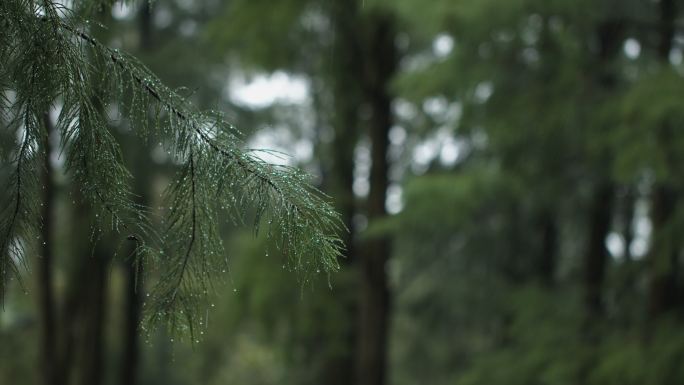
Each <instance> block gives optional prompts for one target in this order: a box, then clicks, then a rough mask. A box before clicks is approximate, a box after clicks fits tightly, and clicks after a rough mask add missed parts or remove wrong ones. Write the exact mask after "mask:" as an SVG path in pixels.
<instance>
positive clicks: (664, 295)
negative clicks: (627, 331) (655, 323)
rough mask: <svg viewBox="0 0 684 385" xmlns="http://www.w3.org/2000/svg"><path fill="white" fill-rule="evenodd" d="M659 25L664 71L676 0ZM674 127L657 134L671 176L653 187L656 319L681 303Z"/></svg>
mask: <svg viewBox="0 0 684 385" xmlns="http://www.w3.org/2000/svg"><path fill="white" fill-rule="evenodd" d="M659 7H660V23H659V34H660V40H659V43H658V57H659V58H660V62H661V65H662V66H663V68H668V67H669V66H670V51H671V50H672V40H673V38H674V34H675V26H674V23H675V17H676V12H677V8H676V4H675V1H674V0H660V2H659ZM672 130H673V127H671V126H670V125H668V124H667V123H664V124H663V127H662V128H661V130H660V131H659V133H658V141H659V143H660V146H661V148H662V150H663V151H664V154H665V155H664V157H665V162H666V166H667V170H668V175H666V176H665V179H664V180H659V181H657V182H656V184H655V185H654V186H653V192H652V198H651V199H652V201H651V210H652V214H651V219H652V221H653V241H652V247H651V250H650V252H649V257H648V258H649V268H650V277H649V309H648V314H649V317H651V318H655V317H657V316H659V315H660V314H662V313H665V312H667V311H669V310H671V309H672V308H673V307H675V305H676V304H677V301H678V294H677V290H678V288H677V286H678V285H677V281H676V277H677V276H676V271H677V264H678V258H679V244H678V242H677V241H676V239H675V238H676V237H675V236H674V235H673V234H672V231H671V230H670V229H669V227H670V226H671V223H672V219H673V214H674V212H675V210H676V208H677V204H678V200H679V192H678V191H677V188H676V187H675V186H674V185H673V183H672V182H671V180H673V179H674V175H673V174H674V173H676V170H677V168H676V165H675V162H674V161H673V160H672V157H673V155H674V154H672V150H671V147H672V146H671V143H672V142H671V140H672V135H673V133H672Z"/></svg>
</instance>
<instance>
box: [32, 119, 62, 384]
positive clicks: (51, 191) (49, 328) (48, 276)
mask: <svg viewBox="0 0 684 385" xmlns="http://www.w3.org/2000/svg"><path fill="white" fill-rule="evenodd" d="M43 123H44V125H45V131H46V137H45V163H44V165H43V167H44V169H43V189H44V190H43V205H42V213H41V214H42V217H43V227H42V238H43V244H42V247H41V249H42V256H41V257H40V258H39V260H38V276H37V278H38V294H39V297H40V300H39V301H40V306H39V309H40V316H41V339H42V342H41V345H42V348H41V350H42V351H41V354H42V357H41V359H42V361H43V370H42V373H43V376H44V377H43V378H44V382H45V384H46V385H61V384H62V381H61V378H60V375H59V373H58V368H57V365H58V361H57V335H56V329H57V325H56V323H55V322H56V316H55V311H56V306H55V293H54V286H53V279H52V277H53V262H54V255H53V252H52V251H53V249H54V233H53V232H54V206H55V183H54V180H53V168H52V164H51V163H50V156H51V154H52V152H53V148H52V144H51V137H52V136H53V134H54V132H55V127H54V124H53V123H52V121H50V114H49V113H47V112H46V113H45V114H44V115H43Z"/></svg>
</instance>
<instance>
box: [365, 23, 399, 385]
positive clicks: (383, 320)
mask: <svg viewBox="0 0 684 385" xmlns="http://www.w3.org/2000/svg"><path fill="white" fill-rule="evenodd" d="M368 22H369V23H368V36H367V42H368V46H367V50H366V55H365V56H366V58H367V59H366V60H367V61H366V66H365V70H366V71H365V77H364V79H365V81H366V86H367V88H366V98H367V103H368V106H369V107H370V118H369V122H368V123H369V124H368V126H369V131H370V132H369V134H370V139H371V161H372V165H371V172H370V192H369V195H368V202H367V204H368V220H369V221H374V220H377V219H380V218H382V217H384V216H386V215H387V212H386V209H385V202H386V199H387V187H388V185H389V179H388V171H389V163H388V153H387V150H388V147H389V138H388V134H389V130H390V128H391V127H392V110H391V104H392V96H391V95H390V93H389V85H390V80H391V79H392V77H393V75H394V73H395V70H396V68H397V56H398V55H397V52H396V48H395V44H394V39H395V30H394V28H395V27H394V21H393V19H392V17H391V16H389V15H386V14H379V13H378V14H372V15H371V16H370V17H369V20H368ZM389 256H390V245H389V240H388V239H386V238H384V237H382V238H373V239H370V240H368V241H366V242H365V244H364V250H363V253H362V260H361V285H360V287H361V293H360V301H359V305H360V326H359V350H358V370H359V378H358V384H359V385H383V384H385V383H386V371H387V370H386V366H387V336H388V329H389V327H388V326H389V312H390V293H389V283H388V277H387V272H386V268H387V261H388V259H389Z"/></svg>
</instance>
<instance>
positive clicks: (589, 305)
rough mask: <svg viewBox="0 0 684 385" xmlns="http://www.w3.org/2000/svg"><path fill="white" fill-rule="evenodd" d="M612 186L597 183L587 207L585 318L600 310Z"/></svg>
mask: <svg viewBox="0 0 684 385" xmlns="http://www.w3.org/2000/svg"><path fill="white" fill-rule="evenodd" d="M614 196H615V187H614V185H613V184H612V183H610V182H604V183H603V184H601V185H599V186H598V187H597V189H596V192H595V193H594V201H593V202H592V206H591V210H590V214H589V215H590V218H591V222H590V224H589V240H588V250H587V251H586V256H585V262H584V303H585V307H586V311H587V316H588V318H589V319H593V318H595V317H598V316H600V315H602V313H603V301H602V293H603V290H602V289H603V282H604V281H605V276H606V265H607V263H608V260H609V254H608V250H607V249H606V244H605V241H606V236H607V234H608V232H609V231H610V225H611V220H612V215H613V202H614Z"/></svg>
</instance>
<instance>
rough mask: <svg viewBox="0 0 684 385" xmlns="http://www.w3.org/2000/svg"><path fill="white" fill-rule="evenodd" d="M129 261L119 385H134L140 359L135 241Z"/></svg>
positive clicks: (138, 268)
mask: <svg viewBox="0 0 684 385" xmlns="http://www.w3.org/2000/svg"><path fill="white" fill-rule="evenodd" d="M133 242H134V243H133V245H132V248H133V251H132V255H131V260H129V261H126V265H125V267H124V274H125V279H126V286H125V301H126V302H125V303H126V308H125V316H124V317H125V318H124V330H123V338H124V346H123V355H122V363H121V373H120V376H121V378H120V383H121V385H135V384H136V383H137V379H138V361H139V359H140V352H139V350H140V348H139V345H140V344H139V337H138V332H139V326H140V318H141V313H142V291H143V287H142V274H143V263H142V261H138V260H137V256H136V255H134V253H136V252H137V250H136V248H137V247H138V243H137V241H133Z"/></svg>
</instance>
